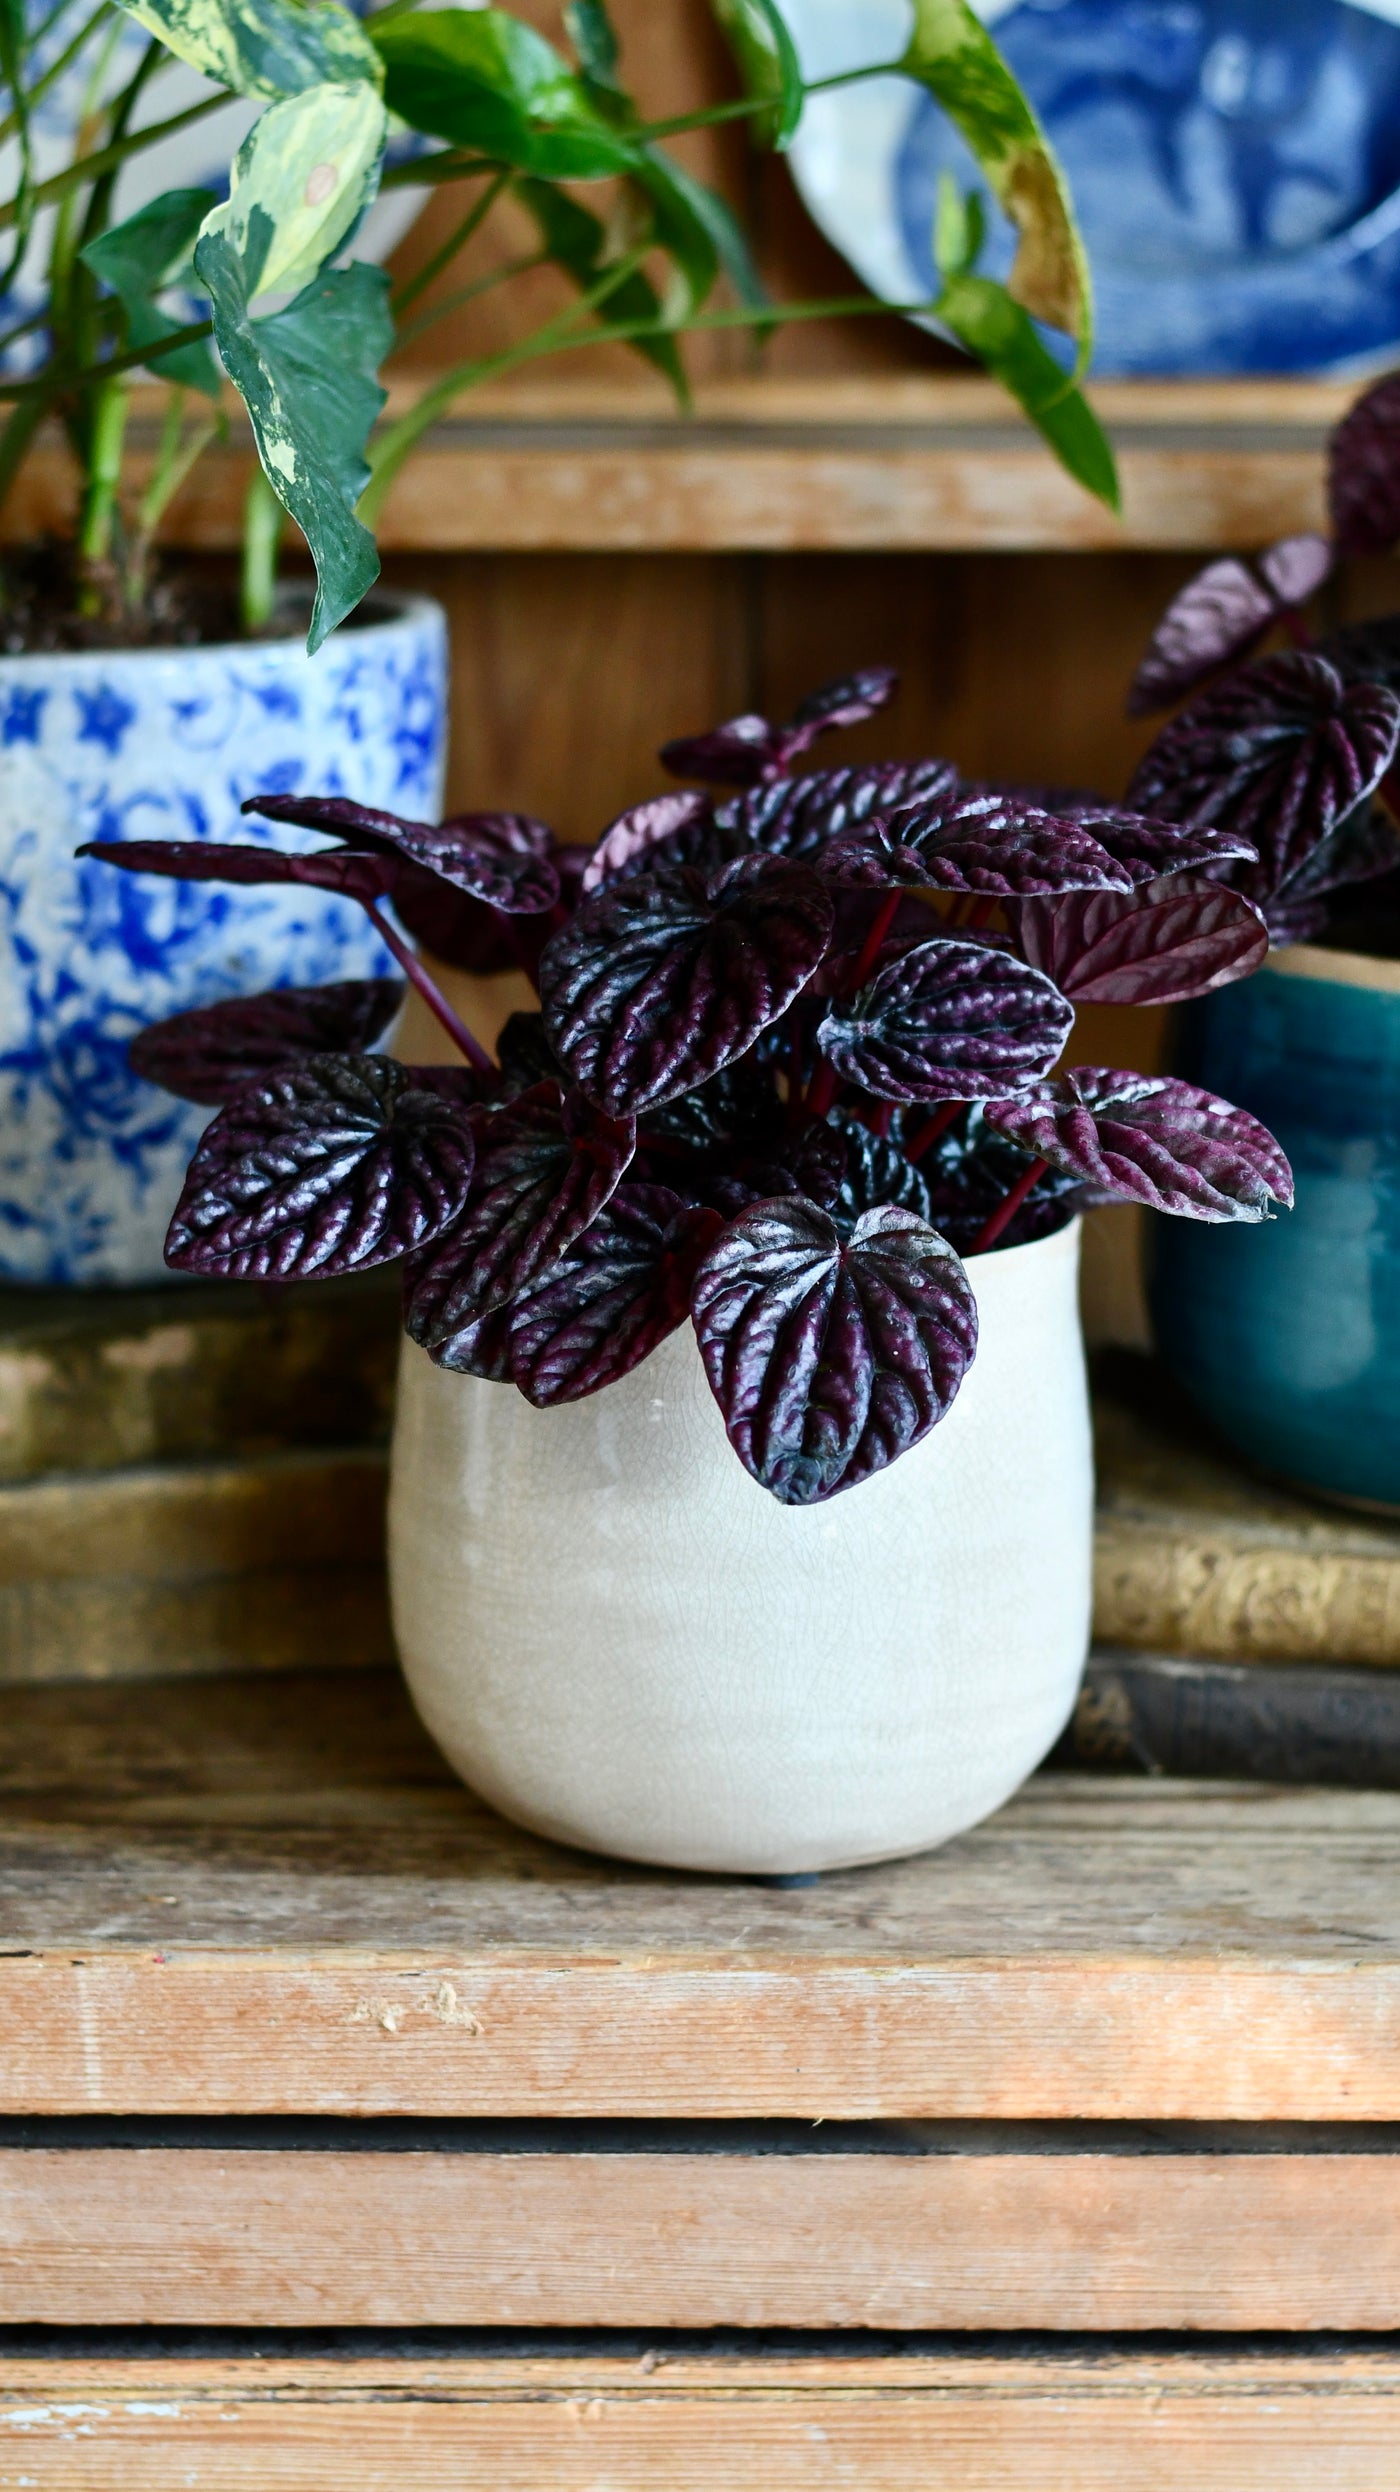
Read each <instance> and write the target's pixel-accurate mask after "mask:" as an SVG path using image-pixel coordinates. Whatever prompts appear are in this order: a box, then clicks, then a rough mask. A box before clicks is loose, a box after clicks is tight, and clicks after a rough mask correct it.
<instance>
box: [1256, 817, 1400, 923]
mask: <svg viewBox="0 0 1400 2492" xmlns="http://www.w3.org/2000/svg"><path fill="white" fill-rule="evenodd" d="M1397 865H1400V831H1397V830H1396V827H1395V824H1394V823H1393V822H1392V820H1391V818H1390V815H1389V814H1388V813H1387V812H1386V810H1385V808H1384V806H1382V805H1378V804H1376V805H1373V804H1369V803H1367V804H1362V805H1358V806H1357V808H1356V811H1355V812H1354V813H1349V814H1347V815H1346V816H1345V818H1344V819H1343V820H1342V821H1340V822H1339V823H1338V824H1337V827H1336V829H1335V830H1334V831H1331V832H1329V833H1328V836H1327V838H1326V839H1324V840H1319V842H1318V845H1317V846H1316V848H1314V850H1313V852H1312V854H1311V856H1310V857H1307V858H1305V860H1304V862H1303V863H1302V864H1301V865H1300V866H1299V868H1298V871H1297V873H1296V874H1291V875H1290V876H1289V878H1288V881H1287V882H1286V883H1285V884H1284V885H1283V888H1282V889H1281V890H1280V891H1277V892H1275V893H1274V894H1273V895H1272V900H1271V906H1278V905H1280V904H1283V903H1287V904H1288V905H1289V906H1292V905H1293V904H1294V903H1296V902H1299V901H1302V900H1311V899H1315V898H1316V897H1317V896H1318V894H1319V893H1321V892H1324V891H1338V890H1340V889H1341V888H1342V887H1343V885H1345V884H1347V883H1369V882H1374V880H1375V878H1376V876H1377V875H1378V874H1390V873H1393V872H1394V870H1395V868H1396V866H1397Z"/></svg>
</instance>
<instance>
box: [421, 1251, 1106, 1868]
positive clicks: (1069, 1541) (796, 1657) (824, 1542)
mask: <svg viewBox="0 0 1400 2492" xmlns="http://www.w3.org/2000/svg"><path fill="white" fill-rule="evenodd" d="M1078 1262H1079V1228H1078V1223H1077V1222H1076V1223H1073V1224H1071V1225H1070V1226H1068V1227H1066V1228H1064V1229H1062V1230H1060V1231H1058V1232H1057V1233H1056V1234H1055V1235H1054V1236H1052V1237H1048V1238H1043V1239H1040V1240H1037V1241H1036V1242H1035V1243H1033V1244H1031V1245H1026V1246H1014V1247H1010V1248H1006V1249H1003V1250H1001V1251H999V1252H993V1253H990V1254H985V1255H978V1256H974V1257H972V1258H971V1259H970V1260H969V1265H968V1270H969V1276H970V1278H971V1281H972V1285H973V1288H974V1291H975V1293H976V1297H977V1302H978V1312H979V1326H980V1330H979V1342H978V1349H977V1355H976V1357H975V1359H974V1360H973V1363H972V1366H971V1367H970V1368H969V1370H968V1373H967V1375H966V1377H965V1379H964V1382H963V1385H962V1389H961V1391H960V1392H959V1394H958V1397H957V1399H956V1401H955V1402H954V1404H953V1407H952V1409H951V1410H950V1411H949V1412H948V1414H947V1416H946V1417H945V1418H944V1419H943V1421H942V1422H941V1424H940V1425H939V1426H938V1427H936V1428H935V1429H934V1430H933V1432H932V1434H931V1435H929V1436H928V1437H926V1438H925V1439H924V1441H923V1442H922V1443H921V1444H919V1445H916V1446H915V1447H914V1448H913V1449H912V1450H911V1451H910V1452H908V1453H906V1454H905V1455H903V1456H902V1458H901V1459H900V1460H899V1461H897V1462H895V1463H894V1464H892V1465H891V1466H890V1468H889V1469H887V1470H885V1471H882V1472H880V1473H878V1474H877V1475H876V1476H875V1477H874V1478H872V1479H868V1480H866V1481H865V1482H863V1483H862V1484H861V1485H860V1486H859V1487H856V1488H853V1489H849V1490H847V1491H845V1492H844V1493H843V1494H842V1495H840V1496H837V1497H834V1498H833V1499H831V1500H830V1502H829V1503H827V1504H825V1505H818V1506H807V1507H793V1506H785V1505H781V1504H779V1503H778V1502H777V1500H776V1499H774V1498H773V1497H771V1496H770V1495H769V1494H768V1492H767V1491H766V1490H765V1489H763V1488H761V1487H759V1486H758V1485H757V1483H756V1482H755V1481H754V1480H753V1479H751V1478H750V1477H749V1475H748V1473H747V1472H746V1471H745V1470H744V1469H743V1467H742V1465H741V1464H740V1463H739V1461H738V1459H737V1458H736V1456H735V1454H734V1453H733V1451H732V1450H731V1448H730V1446H729V1444H728V1442H727V1440H726V1437H725V1433H724V1426H723V1423H722V1420H721V1418H720V1413H719V1410H718V1407H717V1405H716V1403H715V1402H714V1399H713V1397H712V1395H711V1393H710V1389H709V1386H708V1384H707V1382H706V1380H705V1375H704V1371H703V1368H702V1366H701V1363H700V1356H699V1352H698V1350H697V1348H696V1343H695V1337H694V1334H693V1332H692V1330H691V1327H690V1326H689V1325H688V1324H686V1325H684V1326H682V1328H681V1329H680V1330H679V1331H678V1332H676V1333H673V1334H672V1335H671V1336H670V1338H669V1339H668V1340H666V1341H664V1342H663V1343H662V1344H661V1346H660V1348H659V1349H657V1350H655V1351H653V1353H652V1355H651V1356H650V1357H649V1358H648V1359H646V1360H644V1361H643V1363H642V1364H641V1366H639V1367H637V1368H635V1369H634V1370H633V1372H632V1373H631V1374H630V1375H628V1376H626V1377H624V1378H623V1379H621V1381H619V1382H618V1383H615V1384H612V1385H610V1386H608V1387H607V1388H606V1389H605V1390H604V1391H603V1392H601V1393H596V1394H594V1395H592V1396H590V1397H589V1398H588V1399H587V1400H584V1401H579V1402H573V1403H569V1404H567V1405H565V1406H563V1407H561V1408H555V1409H552V1410H546V1411H540V1410H535V1409H533V1408H532V1407H531V1406H530V1404H529V1403H528V1402H526V1401H525V1400H524V1399H523V1397H522V1396H521V1395H520V1394H519V1393H517V1392H515V1391H514V1390H513V1389H511V1388H510V1387H509V1386H506V1385H501V1384H492V1383H487V1382H485V1381H483V1380H481V1379H479V1378H477V1377H472V1376H460V1375H453V1374H449V1373H447V1372H445V1371H444V1370H443V1369H441V1368H438V1367H435V1366H434V1365H433V1364H432V1362H431V1361H430V1359H429V1358H428V1356H427V1354H426V1353H425V1352H424V1351H422V1350H420V1349H417V1348H415V1347H413V1346H412V1345H411V1344H406V1345H405V1349H404V1358H403V1367H402V1371H401V1377H400V1387H399V1407H398V1418H397V1423H396V1428H395V1437H394V1456H393V1480H392V1490H391V1497H390V1516H389V1529H390V1568H391V1580H392V1590H393V1605H394V1621H395V1628H396V1632H397V1636H398V1643H399V1651H400V1654H401V1657H402V1660H403V1666H404V1671H405V1674H406V1676H407V1679H408V1684H409V1687H410V1690H411V1692H412V1695H413V1699H414V1702H415V1704H416V1705H417V1707H418V1710H419V1713H420V1714H421V1715H422V1718H423V1720H424V1722H425V1723H426V1725H427V1727H428V1729H429V1731H430V1732H431V1733H432V1735H433V1737H434V1738H435V1739H436V1741H437V1743H438V1745H439V1746H440V1747H441V1749H442V1750H443V1753H444V1754H445V1755H446V1756H447V1758H448V1759H449V1761H450V1762H451V1764H452V1765H453V1766H454V1767H455V1768H456V1769H457V1771H458V1772H459V1773H460V1774H461V1775H462V1776H463V1778H464V1780H465V1781H467V1782H468V1783H470V1784H471V1786H472V1788H473V1789H474V1790H476V1791H478V1792H479V1793H480V1794H481V1796H482V1797H483V1799H486V1800H488V1801H489V1802H490V1803H491V1804H492V1806H493V1807H495V1808H498V1809H499V1810H500V1811H501V1812H502V1814H503V1815H505V1816H507V1817H511V1818H514V1819H515V1820H516V1821H517V1822H518V1823H519V1824H521V1825H523V1826H528V1827H530V1828H532V1829H533V1830H534V1831H535V1832H536V1833H539V1834H544V1835H548V1836H551V1837H553V1838H554V1839H555V1840H556V1841H559V1842H562V1843H569V1844H576V1845H579V1846H581V1847H583V1848H584V1849H586V1850H589V1851H595V1852H604V1853H611V1854H614V1855H617V1856H620V1857H622V1858H625V1859H631V1860H641V1861H650V1862H656V1863H660V1864H662V1865H665V1866H668V1867H672V1868H683V1869H701V1870H714V1871H725V1872H729V1873H739V1874H743V1873H747V1874H750V1875H763V1874H767V1875H793V1874H800V1873H802V1872H804V1871H810V1870H821V1869H833V1868H840V1867H844V1866H849V1865H852V1864H855V1863H858V1862H861V1861H872V1860H881V1859H888V1858H892V1857H895V1856H897V1855H899V1854H901V1853H906V1852H915V1851H922V1850H925V1849H927V1848H928V1847H930V1846H931V1845H934V1844H938V1843H943V1842H946V1841H947V1840H948V1838H949V1837H950V1836H952V1835H955V1834H958V1833H960V1832H961V1831H962V1830H963V1829H964V1828H965V1827H967V1826H971V1825H974V1824H976V1822H977V1821H978V1819H979V1818H982V1817H985V1816H987V1815H989V1814H990V1812H991V1811H992V1810H993V1809H995V1808H998V1807H999V1806H1000V1805H1001V1803H1002V1802H1003V1801H1004V1800H1005V1799H1007V1798H1008V1797H1009V1796H1010V1794H1011V1793H1012V1792H1013V1791H1014V1790H1015V1789H1016V1787H1017V1785H1018V1784H1019V1783H1020V1782H1022V1781H1023V1780H1024V1778H1025V1776H1026V1775H1027V1774H1028V1773H1030V1772H1031V1770H1032V1769H1033V1767H1035V1766H1036V1765H1037V1764H1038V1763H1039V1762H1040V1760H1041V1759H1042V1758H1043V1757H1044V1756H1045V1755H1046V1753H1047V1752H1048V1750H1049V1749H1050V1748H1051V1747H1052V1746H1053V1745H1054V1743H1055V1740H1056V1739H1057V1737H1058V1736H1059V1733H1060V1731H1061V1730H1062V1729H1063V1727H1064V1725H1065V1723H1066V1721H1067V1720H1068V1718H1069V1713H1070V1710H1071V1707H1072V1705H1073V1702H1074V1696H1075V1691H1076V1689H1077V1686H1078V1682H1079V1677H1080V1673H1081V1671H1082V1668H1083V1665H1084V1658H1085V1653H1086V1650H1087V1646H1088V1636H1089V1619H1090V1575H1091V1558H1092V1520H1093V1467H1092V1453H1091V1445H1090V1432H1089V1410H1088V1397H1087V1391H1086V1384H1085V1374H1084V1358H1083V1348H1082V1342H1081V1336H1080V1328H1079V1311H1078V1300H1077V1277H1078Z"/></svg>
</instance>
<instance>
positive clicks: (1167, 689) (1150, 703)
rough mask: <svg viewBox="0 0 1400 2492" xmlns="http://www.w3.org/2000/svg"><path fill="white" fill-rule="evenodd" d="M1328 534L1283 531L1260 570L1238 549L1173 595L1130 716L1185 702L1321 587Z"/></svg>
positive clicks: (1136, 685)
mask: <svg viewBox="0 0 1400 2492" xmlns="http://www.w3.org/2000/svg"><path fill="white" fill-rule="evenodd" d="M1332 559H1333V557H1332V548H1331V546H1330V545H1329V544H1328V542H1327V539H1326V537H1323V536H1314V535H1304V536H1290V537H1281V538H1280V539H1279V542H1278V543H1277V545H1271V546H1270V547H1269V550H1268V552H1267V553H1266V554H1263V555H1261V556H1260V558H1259V563H1258V567H1257V569H1251V567H1250V565H1249V564H1248V563H1244V562H1240V561H1237V559H1236V558H1235V556H1234V555H1233V554H1230V555H1227V556H1226V557H1225V558H1224V559H1223V561H1220V562H1208V563H1207V564H1206V566H1205V569H1204V570H1203V571H1198V572H1197V574H1196V576H1195V578H1194V580H1188V581H1187V583H1186V586H1185V588H1183V589H1181V590H1180V591H1179V592H1178V594H1177V595H1176V596H1175V597H1174V598H1173V599H1172V602H1171V604H1170V605H1169V606H1168V608H1167V611H1166V613H1165V614H1164V615H1163V617H1162V620H1161V622H1160V623H1159V624H1158V626H1157V629H1156V631H1155V632H1154V633H1153V635H1152V638H1151V641H1150V642H1149V644H1148V649H1147V654H1146V656H1145V657H1144V659H1143V661H1142V664H1141V666H1140V667H1139V668H1138V671H1137V673H1136V675H1135V676H1134V678H1133V687H1132V690H1131V692H1130V693H1129V695H1128V716H1129V717H1130V718H1142V717H1145V716H1146V715H1147V713H1148V712H1149V711H1150V710H1156V709H1165V708H1167V706H1168V704H1169V703H1170V702H1172V701H1181V700H1184V699H1185V697H1186V694H1187V693H1188V692H1194V691H1195V689H1196V687H1197V685H1198V684H1201V683H1204V681H1205V679H1206V677H1207V676H1208V675H1213V674H1215V672H1216V671H1217V669H1218V668H1220V667H1222V666H1229V665H1232V664H1233V663H1235V662H1236V661H1237V660H1238V659H1240V658H1247V657H1248V656H1249V654H1250V652H1251V650H1253V649H1255V648H1257V647H1258V645H1259V642H1260V641H1261V640H1262V639H1263V637H1264V634H1265V633H1266V632H1267V631H1268V629H1269V627H1270V625H1271V624H1273V623H1276V622H1277V621H1278V619H1279V616H1280V615H1281V614H1283V613H1284V612H1286V611H1287V609H1288V608H1289V607H1292V606H1300V605H1302V604H1303V603H1304V602H1305V601H1306V599H1308V598H1309V597H1311V596H1313V595H1314V594H1315V592H1316V591H1317V590H1318V589H1319V588H1321V586H1322V583H1323V581H1324V580H1325V579H1326V578H1327V576H1328V573H1329V572H1330V571H1331V568H1332Z"/></svg>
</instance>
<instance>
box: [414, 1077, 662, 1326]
mask: <svg viewBox="0 0 1400 2492" xmlns="http://www.w3.org/2000/svg"><path fill="white" fill-rule="evenodd" d="M635 1139H636V1136H635V1129H634V1127H633V1125H632V1123H631V1121H630V1119H627V1120H623V1119H619V1118H615V1117H610V1116H601V1115H600V1114H599V1113H598V1111H597V1109H596V1108H594V1107H592V1106H590V1105H589V1103H588V1102H587V1101H586V1100H582V1099H578V1098H575V1097H572V1096H570V1095H569V1094H568V1093H566V1092H564V1091H562V1090H561V1089H560V1087H559V1084H558V1083H557V1082H540V1083H537V1085H536V1087H535V1088H534V1089H533V1090H526V1091H522V1093H521V1095H520V1097H519V1098H518V1099H513V1100H511V1101H510V1102H509V1104H508V1105H506V1106H505V1107H501V1108H497V1109H494V1110H493V1111H491V1113H489V1114H487V1115H484V1116H480V1117H479V1118H478V1119H477V1124H476V1175H475V1177H474V1179H473V1182H472V1190H471V1196H470V1200H469V1201H468V1203H467V1207H466V1211H465V1214H464V1215H463V1217H462V1218H461V1219H460V1220H459V1221H458V1222H457V1224H456V1226H455V1228H454V1229H453V1230H452V1232H451V1234H450V1236H447V1237H444V1238H442V1239H441V1240H440V1241H439V1243H438V1245H437V1246H436V1247H435V1248H434V1249H433V1250H432V1252H431V1253H428V1254H425V1255H421V1256H417V1257H415V1259H414V1263H413V1266H412V1268H411V1274H410V1289H409V1296H408V1315H407V1322H408V1329H409V1331H410V1333H411V1334H412V1336H413V1338H414V1340H415V1341H419V1342H421V1343H422V1344H423V1346H424V1347H425V1349H429V1350H431V1349H434V1348H435V1347H436V1345H437V1344H438V1343H440V1342H443V1341H446V1340H447V1339H448V1338H449V1336H450V1335H452V1334H454V1333H459V1332H461V1331H462V1330H463V1329H464V1327H465V1326H467V1325H469V1324H473V1323H475V1322H476V1321H477V1320H478V1318H479V1317H481V1316H483V1315H489V1314H490V1312H491V1310H492V1308H493V1307H499V1306H504V1305H505V1303H506V1301H507V1300H508V1299H511V1298H514V1297H515V1296H517V1295H518V1293H519V1292H520V1291H521V1290H522V1289H524V1288H525V1287H527V1285H528V1284H529V1283H530V1282H531V1281H532V1280H534V1279H535V1277H536V1275H537V1274H538V1273H540V1272H543V1271H547V1270H548V1268H549V1266H550V1265H551V1264H552V1263H555V1262H557V1261H558V1259H559V1257H560V1256H561V1255H564V1254H567V1253H568V1251H569V1249H570V1247H571V1246H572V1245H573V1243H574V1240H575V1238H577V1237H580V1236H582V1234H583V1231H584V1230H585V1229H586V1228H587V1227H588V1224H589V1222H590V1221H591V1220H594V1219H596V1217H597V1215H598V1213H599V1212H600V1211H601V1210H602V1208H603V1205H604V1203H605V1202H606V1201H607V1199H608V1197H609V1195H610V1194H611V1193H612V1192H613V1190H614V1188H615V1187H616V1186H617V1184H618V1181H619V1179H620V1178H621V1176H622V1174H623V1171H624V1169H625V1168H626V1167H627V1165H628V1162H629V1161H630V1159H631V1157H632V1153H633V1149H634V1145H635Z"/></svg>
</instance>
